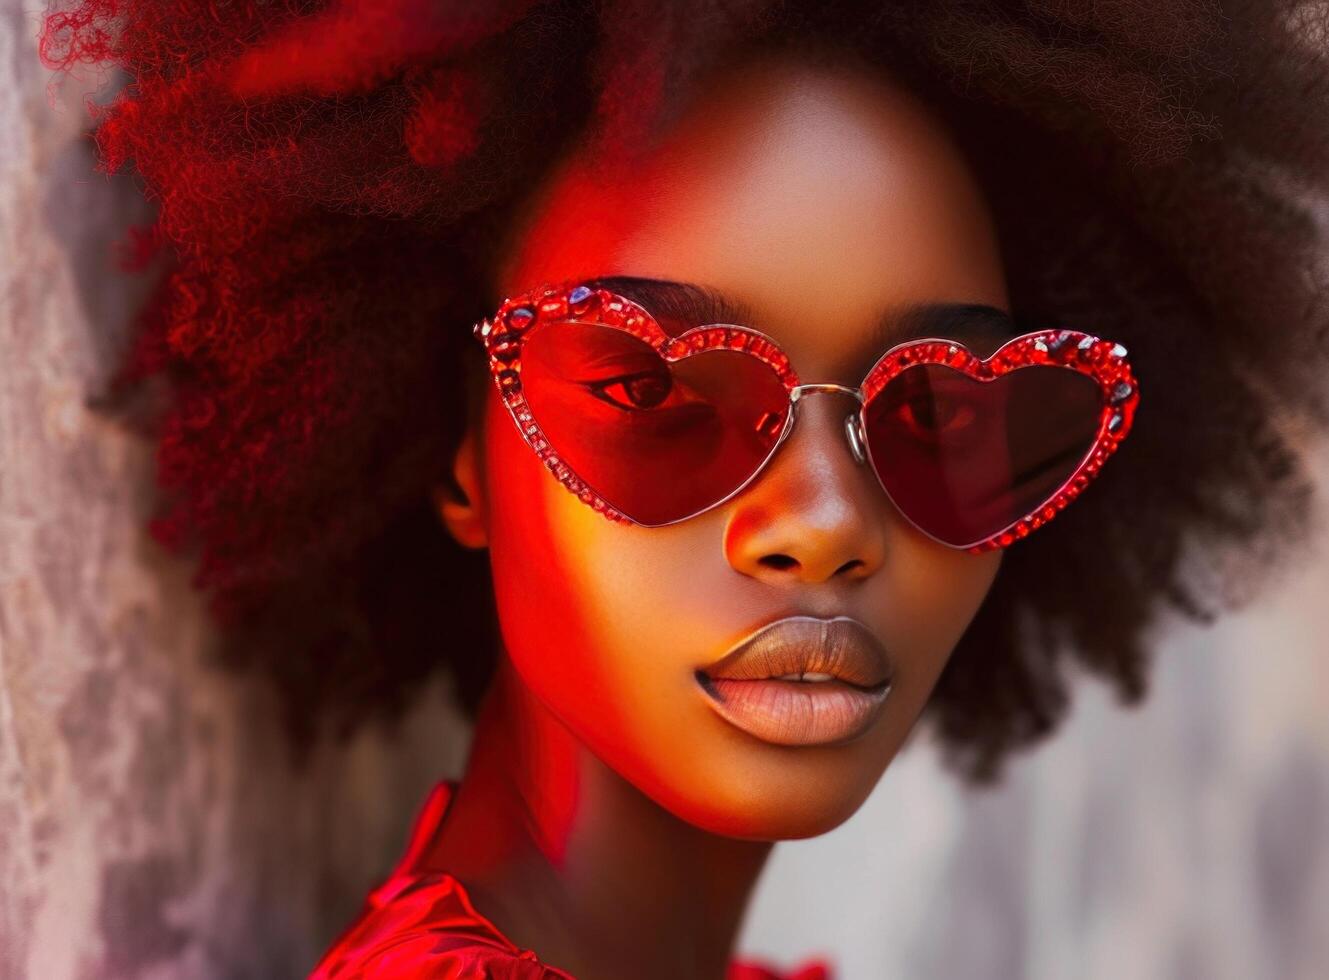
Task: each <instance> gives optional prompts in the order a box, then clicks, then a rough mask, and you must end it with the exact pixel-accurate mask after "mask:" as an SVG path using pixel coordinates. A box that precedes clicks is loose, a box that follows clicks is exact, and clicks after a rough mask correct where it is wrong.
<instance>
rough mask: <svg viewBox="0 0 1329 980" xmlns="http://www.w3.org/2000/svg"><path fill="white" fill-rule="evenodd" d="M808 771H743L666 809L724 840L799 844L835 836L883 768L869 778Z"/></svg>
mask: <svg viewBox="0 0 1329 980" xmlns="http://www.w3.org/2000/svg"><path fill="white" fill-rule="evenodd" d="M784 751H785V752H806V750H803V749H786V750H784ZM823 751H824V750H823ZM799 761H800V762H803V761H804V760H799ZM806 768H808V767H807V766H805V765H794V766H789V765H787V764H786V765H785V766H783V767H782V766H780V764H779V763H778V761H777V762H775V763H774V764H769V763H768V764H765V765H760V766H750V767H743V769H741V770H739V771H736V772H732V773H729V774H728V778H720V779H716V780H714V781H712V782H710V783H709V784H708V785H706V786H704V787H701V788H700V789H701V791H700V792H697V790H698V787H689V788H688V789H689V790H690V792H687V793H686V794H680V798H676V799H674V800H673V801H671V802H670V803H669V804H667V806H668V808H669V809H670V810H672V811H673V812H674V814H675V815H676V816H678V817H679V818H681V819H683V820H686V821H687V822H688V823H691V824H693V825H694V826H697V827H700V828H701V829H703V830H706V831H709V832H710V833H713V834H719V835H721V836H724V837H736V838H742V839H746V840H763V841H778V840H800V839H803V838H807V837H817V836H819V835H821V834H824V833H827V832H828V831H831V830H834V829H835V828H836V827H838V826H840V824H842V823H844V822H845V821H846V820H848V819H849V818H850V817H851V816H853V815H854V814H855V813H856V812H857V811H858V809H859V807H861V806H862V805H863V801H864V800H866V799H867V797H868V794H869V793H871V791H872V788H873V786H875V785H876V783H877V780H878V779H879V778H880V775H881V769H880V767H875V768H874V769H873V770H872V771H871V772H870V773H865V772H862V771H857V772H854V771H850V772H841V773H835V772H826V771H825V770H823V771H822V772H820V773H818V774H817V775H815V776H810V775H809V774H807V773H806V772H804V771H803V770H805V769H806ZM782 770H783V771H782ZM837 776H838V778H837Z"/></svg>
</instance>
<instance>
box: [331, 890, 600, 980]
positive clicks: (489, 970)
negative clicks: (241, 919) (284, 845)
mask: <svg viewBox="0 0 1329 980" xmlns="http://www.w3.org/2000/svg"><path fill="white" fill-rule="evenodd" d="M388 978H392V980H574V978H573V977H572V976H570V975H569V974H567V973H565V972H563V971H562V970H558V969H555V968H553V967H551V966H547V965H546V964H544V963H542V962H540V960H539V958H538V957H537V956H536V955H535V953H533V952H532V951H531V950H528V949H520V948H519V947H517V946H516V945H514V944H513V943H512V942H511V941H510V940H509V939H508V938H507V937H506V936H504V935H503V934H502V933H501V932H500V931H499V930H498V929H497V928H496V927H495V926H494V924H493V923H492V922H490V921H489V920H488V919H486V918H485V917H484V916H483V915H480V914H479V913H478V912H476V911H475V909H474V907H473V906H472V905H471V904H470V901H469V899H468V897H467V896H466V893H465V890H464V889H463V888H461V886H460V884H459V883H458V882H457V881H456V880H455V879H454V878H452V877H451V876H450V875H446V874H434V875H424V876H418V877H412V878H401V877H399V878H395V879H392V880H390V881H389V882H387V883H385V885H384V886H383V887H382V888H380V889H378V890H376V891H375V893H374V894H373V895H371V896H370V900H369V903H368V905H367V907H366V908H365V910H364V912H362V913H361V915H360V917H359V918H358V919H357V920H356V921H355V922H354V923H353V924H352V925H351V927H350V928H349V929H347V930H346V931H345V932H344V933H343V934H342V935H341V937H340V938H339V939H338V940H337V941H336V943H334V944H333V946H332V947H331V948H330V949H329V950H328V951H327V953H326V954H324V956H323V959H322V961H321V962H320V963H319V965H318V966H317V967H316V968H315V969H314V972H313V973H311V974H310V975H309V980H388Z"/></svg>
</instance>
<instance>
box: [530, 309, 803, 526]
mask: <svg viewBox="0 0 1329 980" xmlns="http://www.w3.org/2000/svg"><path fill="white" fill-rule="evenodd" d="M521 382H522V393H523V394H524V395H525V396H526V400H527V402H528V403H529V404H530V407H531V412H532V413H533V414H534V416H535V420H536V422H538V423H539V425H540V428H541V429H542V430H543V431H544V433H545V436H546V438H548V440H549V443H550V445H551V447H552V448H553V449H554V451H555V452H556V453H557V454H558V455H559V456H560V457H561V458H562V459H563V460H564V461H565V462H566V463H567V464H568V465H569V466H570V467H572V469H573V471H574V472H575V473H576V474H577V476H579V477H580V478H581V479H582V480H584V481H585V482H586V483H587V484H588V485H589V486H590V487H592V488H593V489H594V490H595V491H596V492H597V493H599V494H600V496H602V497H603V498H604V499H605V500H606V501H607V502H608V503H609V504H610V505H612V506H613V507H615V508H616V509H618V510H619V511H621V512H622V513H624V514H626V515H627V516H628V517H631V518H632V519H633V520H635V521H638V522H640V523H642V524H650V525H655V524H666V523H669V522H671V521H676V520H681V519H682V518H685V517H689V516H691V515H692V514H695V513H697V512H698V511H701V510H704V509H705V508H706V507H708V506H710V505H711V504H714V503H716V502H717V501H720V500H723V499H724V498H725V497H727V496H729V494H731V493H732V492H734V491H735V490H737V489H738V488H739V487H740V486H742V485H743V484H744V483H745V482H746V481H747V479H748V478H749V477H750V476H752V474H753V473H755V472H756V471H757V469H758V468H759V467H760V466H761V464H762V463H763V462H764V461H765V460H766V458H767V457H768V456H769V455H770V453H771V450H772V449H773V448H774V446H775V443H776V440H777V438H778V437H779V435H780V431H781V429H782V428H783V427H784V423H785V417H786V416H787V414H788V412H789V407H790V402H789V394H788V392H787V390H786V389H785V387H784V384H783V383H782V382H781V381H780V378H779V376H778V375H777V374H776V373H775V372H774V371H773V370H772V369H771V368H770V367H768V366H767V365H766V364H765V363H763V362H762V361H760V360H758V359H757V358H756V357H755V356H753V355H751V354H745V353H743V352H741V351H734V350H711V351H703V352H701V353H698V354H692V355H689V356H688V357H685V358H683V359H681V360H679V361H675V362H673V363H670V362H669V361H666V360H665V359H664V358H663V357H661V356H660V355H659V354H657V353H656V352H655V351H654V350H653V349H652V348H651V347H650V345H648V344H646V343H645V342H644V341H642V340H639V339H638V338H636V337H634V336H633V335H632V334H629V333H627V332H626V331H623V330H618V329H615V328H613V327H606V326H601V325H598V324H591V323H573V322H551V323H542V324H540V325H539V326H537V327H535V328H533V329H532V330H531V332H530V333H529V334H528V335H527V336H526V339H525V341H524V342H523V345H522V354H521Z"/></svg>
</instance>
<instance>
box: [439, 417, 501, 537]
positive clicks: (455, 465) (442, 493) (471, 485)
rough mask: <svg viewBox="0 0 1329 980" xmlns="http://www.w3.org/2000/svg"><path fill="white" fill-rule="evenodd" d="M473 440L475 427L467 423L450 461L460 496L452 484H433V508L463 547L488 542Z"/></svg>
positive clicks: (475, 437)
mask: <svg viewBox="0 0 1329 980" xmlns="http://www.w3.org/2000/svg"><path fill="white" fill-rule="evenodd" d="M477 442H478V439H477V436H476V427H475V426H474V425H468V426H467V427H466V433H465V435H463V436H462V440H461V444H460V445H458V447H457V454H456V455H455V456H454V457H453V460H452V478H453V479H454V480H455V481H456V483H457V486H458V487H460V488H461V491H462V496H461V498H460V499H459V498H458V496H457V491H456V489H455V488H452V487H444V486H437V487H435V488H434V492H433V497H434V507H435V509H437V511H438V514H439V517H440V518H441V519H442V520H443V525H444V526H445V527H446V528H447V529H448V533H449V534H451V535H452V537H453V538H455V539H456V541H457V543H458V544H459V545H461V546H462V547H463V548H484V547H487V546H488V545H489V521H488V516H487V514H486V509H485V504H486V501H485V492H484V481H483V479H482V477H481V472H480V459H479V453H478V450H477V446H476V444H477Z"/></svg>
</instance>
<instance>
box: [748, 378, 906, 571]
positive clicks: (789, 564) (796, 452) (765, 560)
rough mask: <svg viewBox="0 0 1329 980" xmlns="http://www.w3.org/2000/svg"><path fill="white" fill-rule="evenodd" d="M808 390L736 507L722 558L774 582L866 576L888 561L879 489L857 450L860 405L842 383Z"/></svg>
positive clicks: (798, 397) (797, 401)
mask: <svg viewBox="0 0 1329 980" xmlns="http://www.w3.org/2000/svg"><path fill="white" fill-rule="evenodd" d="M804 389H805V390H802V391H800V392H798V393H796V398H795V404H794V413H795V415H794V418H795V421H794V424H793V427H792V429H791V430H790V432H789V434H788V435H787V437H786V438H785V440H784V442H783V443H781V444H780V447H779V448H778V449H777V450H776V452H775V455H774V456H773V457H772V458H771V460H770V462H769V463H768V464H767V465H766V468H765V470H763V471H762V472H761V474H760V475H759V476H758V477H757V479H755V480H753V481H752V483H750V484H749V485H748V486H747V487H746V488H745V489H744V490H743V492H742V493H740V494H739V495H738V496H737V497H735V498H734V500H733V501H732V502H731V505H730V506H731V510H730V517H729V521H728V523H727V524H726V527H725V542H724V547H725V554H726V557H727V558H728V560H729V563H730V565H731V566H732V567H733V568H734V569H736V570H737V571H740V572H742V573H744V574H746V575H750V576H752V577H754V578H759V579H765V580H769V581H772V582H780V581H798V582H805V583H819V582H824V581H828V580H836V581H855V580H859V579H863V578H866V577H867V576H869V575H871V574H872V573H873V572H874V571H876V569H877V568H878V567H880V565H881V563H882V561H883V558H884V554H885V527H884V516H883V511H882V506H883V503H884V499H883V497H882V494H881V490H880V488H879V487H878V486H877V483H876V478H875V476H874V475H873V474H872V472H871V471H870V470H869V469H868V468H867V467H866V466H865V465H864V461H863V460H862V457H861V453H860V447H859V446H856V445H855V439H856V438H857V436H858V434H859V432H858V428H857V417H858V416H857V413H858V402H857V400H855V399H853V398H851V397H849V396H850V395H852V394H853V393H854V392H853V389H848V388H842V387H841V386H839V385H807V386H804ZM810 395H818V396H820V397H809V396H810ZM847 416H848V417H851V418H852V421H851V422H848V423H847V422H846V417H847Z"/></svg>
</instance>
